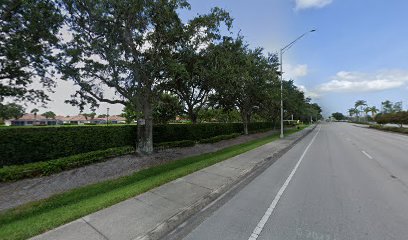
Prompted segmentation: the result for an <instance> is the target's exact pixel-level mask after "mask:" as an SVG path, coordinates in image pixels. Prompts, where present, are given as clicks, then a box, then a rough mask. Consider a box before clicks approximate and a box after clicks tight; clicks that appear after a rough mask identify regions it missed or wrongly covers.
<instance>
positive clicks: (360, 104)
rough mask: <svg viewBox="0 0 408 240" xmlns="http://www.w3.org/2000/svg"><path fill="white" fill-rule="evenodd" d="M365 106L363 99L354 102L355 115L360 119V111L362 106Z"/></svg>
mask: <svg viewBox="0 0 408 240" xmlns="http://www.w3.org/2000/svg"><path fill="white" fill-rule="evenodd" d="M364 106H367V102H366V101H365V100H357V101H356V103H355V104H354V107H355V109H356V110H357V111H358V113H357V115H358V117H359V119H360V113H361V112H363V107H364Z"/></svg>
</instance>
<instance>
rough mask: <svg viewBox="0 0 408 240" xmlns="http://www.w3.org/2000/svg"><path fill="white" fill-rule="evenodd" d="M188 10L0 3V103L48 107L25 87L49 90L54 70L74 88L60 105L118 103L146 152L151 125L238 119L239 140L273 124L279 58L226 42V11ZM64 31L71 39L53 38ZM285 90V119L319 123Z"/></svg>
mask: <svg viewBox="0 0 408 240" xmlns="http://www.w3.org/2000/svg"><path fill="white" fill-rule="evenodd" d="M189 9H190V5H189V3H188V2H187V1H186V0H151V1H141V0H122V1H113V0H95V1H90V0H54V1H52V0H41V1H40V0H38V1H36V0H32V1H22V0H5V1H2V3H1V29H2V31H1V35H0V43H1V47H0V48H1V49H0V52H1V57H2V58H5V59H7V61H4V62H3V61H2V63H1V64H2V68H1V73H0V80H1V82H0V98H1V101H3V100H4V99H6V98H13V99H15V100H20V101H31V102H38V101H43V102H46V101H47V100H48V96H47V94H46V91H44V90H41V91H38V90H35V89H31V88H30V86H31V85H30V84H31V83H33V82H34V80H35V79H39V82H40V84H41V85H42V86H43V88H42V89H52V87H53V85H54V83H55V80H54V78H53V75H54V74H55V72H56V71H58V72H59V74H60V75H61V77H62V79H63V80H66V81H70V82H72V83H73V84H74V85H76V86H77V87H78V91H76V93H75V94H74V95H73V96H72V98H71V99H70V100H68V101H67V102H68V103H70V104H72V105H75V106H78V107H79V108H80V110H81V111H82V110H83V109H84V107H85V106H90V107H91V109H92V110H94V109H96V108H97V107H98V106H99V104H100V103H101V102H104V103H110V104H122V105H123V106H124V109H125V110H124V116H126V117H127V118H128V119H137V120H138V127H137V131H138V132H137V136H138V138H139V139H138V143H137V151H138V152H143V153H150V152H152V151H153V139H152V138H153V135H152V127H153V124H154V123H166V122H168V121H169V120H170V119H172V118H174V116H175V115H178V114H180V113H182V114H185V115H186V116H188V118H189V119H190V120H191V121H192V122H193V123H196V122H197V121H200V117H201V118H202V119H204V118H205V117H204V116H205V114H206V113H210V112H211V111H212V112H213V113H214V112H216V113H218V114H220V116H221V115H224V116H225V118H226V119H227V120H225V119H224V120H225V121H237V120H238V117H239V120H240V121H241V122H242V123H243V124H244V130H245V133H248V124H249V123H250V122H251V121H253V120H254V118H256V119H259V118H262V119H265V120H269V121H273V122H278V120H279V117H280V116H279V115H280V114H279V113H280V105H279V104H280V83H279V72H278V66H279V60H278V58H277V56H276V54H267V53H265V52H264V50H263V49H262V48H255V49H252V48H250V47H249V46H248V45H247V44H246V42H245V40H244V39H243V37H242V36H237V37H232V36H231V35H232V34H231V33H227V34H226V35H223V34H222V31H221V30H220V29H222V28H223V29H226V30H227V31H230V29H231V28H232V25H233V19H232V18H231V16H230V15H229V13H228V12H226V11H225V10H223V9H221V8H218V7H215V8H213V9H211V11H210V12H208V13H206V14H201V15H197V16H195V17H194V18H192V19H189V20H187V21H183V20H182V19H181V18H180V15H179V12H180V11H182V10H189ZM62 29H64V31H65V32H66V34H65V35H67V34H68V35H69V37H66V38H62V37H59V36H58V33H60V32H61V30H62ZM23 43H24V44H23ZM22 45H24V47H23V48H19V47H20V46H22ZM16 64H17V65H16ZM108 89H109V90H111V91H107V90H108ZM112 91H113V92H114V93H115V95H114V96H113V97H112V96H111V94H110V93H111V92H112ZM283 91H284V94H283V95H284V109H285V112H284V115H285V119H288V118H290V117H291V116H293V117H294V119H301V120H304V121H305V120H308V119H310V118H311V117H312V118H313V119H316V120H317V119H319V118H320V117H321V115H320V114H321V108H320V106H319V105H317V104H315V103H311V99H309V98H306V97H305V96H304V93H303V92H302V91H300V90H299V89H298V88H297V87H296V86H295V85H294V83H293V81H284V83H283ZM108 92H109V93H108ZM236 113H237V114H236ZM90 117H92V116H90ZM207 117H208V116H207Z"/></svg>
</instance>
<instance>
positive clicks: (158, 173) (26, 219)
mask: <svg viewBox="0 0 408 240" xmlns="http://www.w3.org/2000/svg"><path fill="white" fill-rule="evenodd" d="M296 131H297V130H288V131H287V134H290V133H294V132H296ZM276 139H279V135H278V134H275V135H271V136H268V137H265V138H261V139H256V140H253V141H249V142H246V143H243V144H239V145H235V146H231V147H228V148H224V149H222V150H219V151H217V152H212V153H206V154H202V155H198V156H192V157H188V158H184V159H180V160H177V161H173V162H169V163H166V164H163V165H160V166H155V167H151V168H149V169H145V170H142V171H139V172H136V173H134V174H132V175H130V176H126V177H121V178H118V179H114V180H107V181H104V182H101V183H97V184H92V185H88V186H85V187H81V188H77V189H73V190H71V191H68V192H65V193H62V194H58V195H55V196H52V197H50V198H48V199H45V200H41V201H37V202H34V203H29V204H25V205H23V206H20V207H17V208H15V209H12V210H9V211H6V212H2V213H0V239H4V240H22V239H27V238H29V237H32V236H35V235H38V234H40V233H42V232H45V231H47V230H49V229H53V228H55V227H57V226H60V225H62V224H65V223H68V222H70V221H73V220H75V219H78V218H80V217H83V216H85V215H88V214H90V213H93V212H96V211H98V210H100V209H103V208H106V207H109V206H112V205H113V204H115V203H118V202H121V201H124V200H126V199H129V198H131V197H133V196H136V195H138V194H141V193H143V192H146V191H148V190H150V189H153V188H155V187H158V186H160V185H162V184H165V183H167V182H170V181H172V180H175V179H177V178H180V177H183V176H186V175H188V174H190V173H193V172H195V171H198V170H200V169H203V168H205V167H208V166H211V165H213V164H216V163H218V162H221V161H223V160H226V159H229V158H231V157H234V156H236V155H238V154H242V153H244V152H247V151H249V150H252V149H254V148H257V147H260V146H262V145H264V144H266V143H269V142H271V141H273V140H276ZM44 219H46V220H47V221H45V220H44Z"/></svg>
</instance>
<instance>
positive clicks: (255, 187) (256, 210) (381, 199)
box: [179, 123, 408, 240]
mask: <svg viewBox="0 0 408 240" xmlns="http://www.w3.org/2000/svg"><path fill="white" fill-rule="evenodd" d="M196 218H197V217H196ZM198 219H200V218H199V217H198ZM196 222H197V221H196ZM179 232H181V233H183V234H181V235H182V236H184V239H188V240H193V239H194V240H201V239H208V240H216V239H223V240H227V239H233V240H239V239H244V240H247V239H251V240H255V239H260V240H261V239H262V240H266V239H268V240H269V239H276V240H286V239H287V240H293V239H302V240H304V239H307V240H308V239H312V240H334V239H336V240H343V239H350V240H355V239H367V240H384V239H398V240H406V239H408V136H403V135H399V134H394V133H387V132H381V131H377V130H373V129H367V128H365V127H361V126H354V125H352V124H349V123H326V124H321V125H320V126H318V127H317V128H316V129H315V130H314V132H312V133H311V134H309V135H308V136H307V137H306V138H304V139H303V140H302V141H301V142H299V143H298V144H296V145H295V146H294V147H293V148H292V149H291V150H290V151H288V152H287V153H286V154H285V155H283V156H282V157H281V158H280V159H279V160H278V161H276V162H275V163H274V164H273V165H272V166H270V167H269V168H268V169H266V170H265V171H264V172H263V173H262V174H260V175H259V176H258V177H256V178H255V179H254V180H252V181H251V182H250V183H248V184H247V185H246V186H245V187H244V188H243V189H241V190H240V191H239V192H237V193H236V194H235V195H234V196H232V197H231V198H230V199H229V200H228V201H226V202H225V204H223V205H222V206H220V207H219V208H217V209H216V210H214V211H213V212H212V213H211V214H208V215H207V216H203V217H202V218H201V220H200V221H198V223H196V224H189V223H188V222H187V223H186V224H184V226H183V230H182V231H179Z"/></svg>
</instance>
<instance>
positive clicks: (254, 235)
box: [248, 126, 322, 240]
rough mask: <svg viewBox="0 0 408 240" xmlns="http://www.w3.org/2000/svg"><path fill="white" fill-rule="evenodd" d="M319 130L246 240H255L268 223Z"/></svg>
mask: <svg viewBox="0 0 408 240" xmlns="http://www.w3.org/2000/svg"><path fill="white" fill-rule="evenodd" d="M321 128H322V126H320V127H319V130H318V131H317V133H316V135H314V137H313V139H312V140H311V141H310V143H309V145H307V147H306V149H305V150H304V151H303V153H302V156H300V158H299V161H298V162H297V163H296V165H295V167H294V168H293V170H292V172H291V173H290V175H289V177H288V178H287V179H286V181H285V183H284V184H283V185H282V187H281V188H280V189H279V192H278V193H277V194H276V196H275V198H274V199H273V201H272V203H271V205H270V206H269V208H268V209H267V210H266V212H265V214H264V215H263V217H262V219H261V220H260V221H259V223H258V225H257V226H256V227H255V229H254V231H253V232H252V234H251V236H250V237H249V238H248V240H256V239H257V238H258V236H259V234H261V232H262V230H263V228H264V226H265V224H266V222H267V221H268V219H269V217H270V216H271V215H272V212H273V210H274V209H275V207H276V205H277V204H278V202H279V199H280V198H281V197H282V195H283V193H284V192H285V190H286V188H287V187H288V185H289V183H290V181H291V180H292V178H293V175H295V173H296V170H297V169H298V167H299V165H300V163H301V162H302V160H303V158H304V157H305V155H306V152H307V151H308V150H309V148H310V146H311V145H312V144H313V142H314V140H315V139H316V137H317V135H318V134H319V132H320V129H321Z"/></svg>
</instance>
